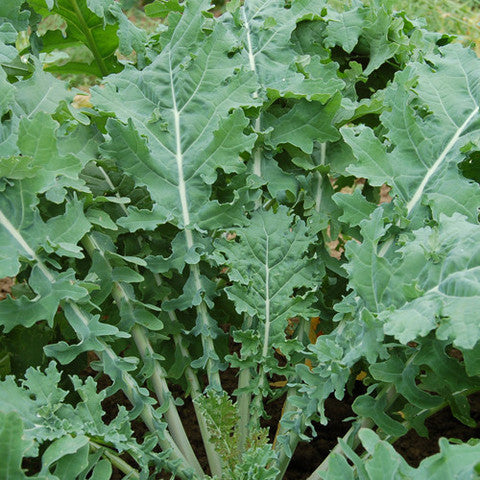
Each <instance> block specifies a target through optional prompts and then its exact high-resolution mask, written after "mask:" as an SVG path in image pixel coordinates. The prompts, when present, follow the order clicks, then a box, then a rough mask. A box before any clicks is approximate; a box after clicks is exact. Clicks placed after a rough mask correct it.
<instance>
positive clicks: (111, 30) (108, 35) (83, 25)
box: [29, 0, 146, 77]
mask: <svg viewBox="0 0 480 480" xmlns="http://www.w3.org/2000/svg"><path fill="white" fill-rule="evenodd" d="M29 4H30V5H31V6H32V7H33V8H34V9H35V11H36V12H37V13H39V14H41V15H43V16H44V17H47V16H49V15H52V14H57V15H60V16H61V17H62V19H63V20H64V21H65V23H66V29H65V32H66V36H67V41H68V42H70V43H72V42H78V43H80V44H82V45H84V46H85V47H86V48H88V50H90V52H91V54H92V56H93V58H94V63H93V62H92V63H91V64H90V65H89V64H84V65H85V67H84V69H83V72H82V67H81V65H79V64H78V63H76V64H73V65H69V64H68V63H67V64H66V65H64V66H63V68H62V71H63V72H62V73H68V72H70V73H77V72H79V73H90V74H94V75H97V76H100V77H101V76H104V75H108V74H109V73H112V72H118V71H119V70H121V69H122V65H121V64H120V62H119V61H118V60H117V57H116V56H115V52H116V50H117V48H119V46H120V48H121V50H122V53H124V54H129V53H131V52H132V49H136V50H137V53H140V54H141V53H142V52H143V49H144V46H143V44H144V42H145V40H146V35H145V32H143V31H142V30H140V29H138V28H137V27H135V26H134V25H133V24H131V23H130V22H129V20H128V19H127V18H126V17H125V15H124V14H123V12H122V10H121V8H120V5H118V3H116V2H114V1H113V0H106V1H98V0H55V1H54V2H52V4H50V5H49V2H47V0H29ZM41 38H42V40H43V41H44V45H45V49H46V51H51V50H53V49H54V48H57V47H58V46H59V38H58V34H51V33H50V34H48V35H46V36H44V37H41ZM72 66H73V68H71V67H72ZM54 69H55V70H58V67H56V68H54Z"/></svg>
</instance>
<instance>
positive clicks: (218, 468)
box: [99, 167, 222, 477]
mask: <svg viewBox="0 0 480 480" xmlns="http://www.w3.org/2000/svg"><path fill="white" fill-rule="evenodd" d="M99 169H100V172H101V173H102V175H103V177H104V179H105V181H106V182H107V184H108V186H109V188H110V189H111V190H112V191H113V192H115V196H116V197H117V198H120V194H119V193H118V192H116V189H115V185H114V184H113V183H112V181H111V179H110V177H109V176H108V174H107V173H106V172H105V170H104V169H103V168H102V167H99ZM120 207H121V208H122V210H123V212H124V213H125V214H128V211H127V209H126V207H125V205H123V204H120ZM192 241H193V240H192ZM138 243H139V245H140V246H141V245H142V239H141V238H138ZM153 276H154V279H155V283H156V284H157V286H160V285H161V283H162V280H161V278H160V275H158V273H154V275H153ZM168 316H169V317H170V318H171V320H172V321H173V322H174V323H178V319H177V316H176V314H175V312H168ZM173 338H174V341H175V345H176V346H177V348H179V349H180V350H181V351H182V354H183V355H184V356H186V357H187V358H191V357H190V354H189V352H188V350H187V348H186V347H185V346H184V344H183V339H182V337H181V335H180V334H176V335H174V336H173ZM185 377H186V379H187V382H188V383H189V385H190V389H191V395H192V400H195V399H196V398H198V397H200V396H201V394H202V391H201V387H200V383H199V381H198V378H197V375H196V374H195V372H194V371H193V369H192V368H191V367H190V366H187V367H186V369H185ZM157 385H158V386H160V385H161V382H157ZM156 393H157V392H156ZM161 396H162V397H163V395H161ZM159 400H160V399H159ZM170 403H173V402H170ZM193 406H194V409H195V415H196V417H197V422H198V425H199V428H200V433H201V436H202V441H203V444H204V447H205V451H206V454H207V458H208V464H209V466H210V470H211V472H212V474H213V475H217V476H219V477H220V476H221V475H222V464H221V461H220V457H219V456H218V454H217V452H216V451H215V449H214V447H213V445H212V444H211V443H210V440H209V438H210V435H209V433H208V429H207V423H206V420H205V418H204V416H203V413H202V411H201V409H200V408H199V407H198V405H197V403H196V402H195V401H193ZM173 407H174V408H175V410H176V407H175V405H173ZM173 415H174V416H178V411H177V414H176V415H175V414H173ZM179 420H180V419H179ZM167 421H168V420H167ZM182 430H183V432H185V430H184V429H183V425H182ZM181 435H182V437H183V434H181ZM187 440H188V438H187ZM188 443H190V442H188Z"/></svg>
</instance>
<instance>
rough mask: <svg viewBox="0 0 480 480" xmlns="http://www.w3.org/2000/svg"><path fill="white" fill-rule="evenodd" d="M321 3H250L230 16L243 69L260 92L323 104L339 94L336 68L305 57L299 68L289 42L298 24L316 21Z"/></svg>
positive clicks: (254, 0)
mask: <svg viewBox="0 0 480 480" xmlns="http://www.w3.org/2000/svg"><path fill="white" fill-rule="evenodd" d="M324 6H325V2H324V1H323V0H315V1H309V2H306V1H299V2H293V3H292V6H291V8H285V3H284V2H281V1H279V0H268V1H266V2H265V1H260V0H251V1H249V2H245V3H244V5H242V6H241V7H239V8H238V9H237V10H234V11H233V12H232V15H233V20H234V23H233V24H232V26H231V28H232V30H233V31H234V32H235V33H236V35H237V37H238V39H239V41H240V42H241V45H242V47H243V50H242V56H243V62H244V65H245V66H246V67H247V68H249V69H250V70H252V71H253V72H255V74H256V75H257V77H258V82H259V84H260V86H261V88H262V89H263V90H264V91H265V92H268V93H269V95H271V96H273V97H274V98H275V97H278V96H285V97H296V98H306V99H307V100H318V101H320V102H322V103H324V102H326V101H327V100H328V99H329V98H330V97H331V96H333V95H334V93H335V92H336V91H338V90H340V89H341V88H342V86H343V82H342V81H341V80H340V79H339V78H338V77H337V74H336V70H337V67H336V64H334V63H333V62H330V63H327V64H324V63H322V62H321V58H320V57H319V56H318V55H316V56H312V57H310V56H307V57H305V58H303V59H302V61H303V63H304V65H302V67H301V68H299V65H297V60H299V55H298V53H297V52H296V51H295V50H293V49H292V48H291V43H290V38H291V36H292V32H293V31H294V30H295V28H296V26H297V23H298V22H300V21H301V20H303V19H307V18H308V19H311V18H315V17H316V16H317V15H319V14H320V12H321V11H322V8H323V7H324Z"/></svg>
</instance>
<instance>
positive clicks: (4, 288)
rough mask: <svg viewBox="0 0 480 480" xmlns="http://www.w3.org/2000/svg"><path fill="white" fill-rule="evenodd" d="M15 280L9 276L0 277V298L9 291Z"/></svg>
mask: <svg viewBox="0 0 480 480" xmlns="http://www.w3.org/2000/svg"><path fill="white" fill-rule="evenodd" d="M14 283H15V280H14V279H13V278H10V277H6V278H0V300H3V299H4V298H5V297H6V296H7V294H8V293H10V291H11V289H12V286H13V284H14Z"/></svg>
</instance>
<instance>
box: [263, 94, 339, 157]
mask: <svg viewBox="0 0 480 480" xmlns="http://www.w3.org/2000/svg"><path fill="white" fill-rule="evenodd" d="M339 101H340V97H337V98H336V100H332V101H331V102H329V103H328V104H327V105H326V106H322V105H320V104H318V103H316V102H307V101H305V100H302V101H300V102H298V103H295V104H294V106H293V107H292V108H291V109H290V110H289V111H288V112H287V113H286V114H285V115H282V116H281V117H279V118H274V117H273V118H272V117H270V118H269V117H264V123H263V126H264V128H266V129H269V128H271V129H273V130H272V132H271V133H270V134H269V136H268V141H267V144H269V145H271V146H272V147H277V146H278V145H279V144H283V143H290V144H291V145H294V146H296V147H298V148H301V149H302V150H303V151H304V152H305V153H310V154H311V153H312V152H313V142H314V141H317V142H328V141H331V142H332V141H335V140H338V138H339V133H338V130H337V129H336V128H335V127H334V126H333V125H332V124H333V117H334V115H335V113H336V111H337V109H338V107H339V106H340V103H339ZM295 125H296V126H297V127H294V126H295Z"/></svg>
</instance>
